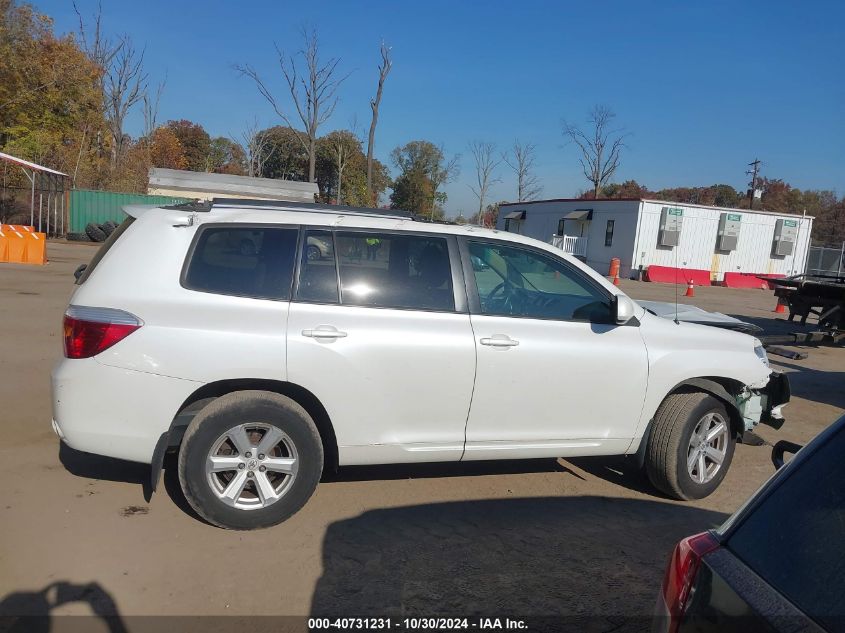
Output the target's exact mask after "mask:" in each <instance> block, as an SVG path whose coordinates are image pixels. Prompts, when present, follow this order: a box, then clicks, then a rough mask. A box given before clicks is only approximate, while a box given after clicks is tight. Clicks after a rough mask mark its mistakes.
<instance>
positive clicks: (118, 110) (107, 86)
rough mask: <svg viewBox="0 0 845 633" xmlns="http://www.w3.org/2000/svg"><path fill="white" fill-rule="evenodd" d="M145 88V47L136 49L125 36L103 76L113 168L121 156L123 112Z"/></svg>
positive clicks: (124, 118) (128, 108) (124, 115)
mask: <svg viewBox="0 0 845 633" xmlns="http://www.w3.org/2000/svg"><path fill="white" fill-rule="evenodd" d="M146 91H147V74H146V73H145V72H144V49H141V50H140V51H139V50H137V49H136V48H135V46H134V45H133V44H132V40H131V39H130V38H129V36H124V37H123V38H122V39H121V43H120V48H118V50H117V53H116V54H115V56H114V58H113V59H112V62H111V64H110V65H109V66H108V68H106V74H105V76H104V77H103V93H104V97H105V100H106V122H107V123H108V126H109V132H111V137H112V151H111V162H112V167H116V166H117V165H118V163H119V162H120V159H121V157H122V156H123V144H124V136H123V122H124V121H125V120H126V115H127V113H128V112H129V110H130V109H131V108H132V106H134V105H135V104H136V103H138V102H139V101H141V99H143V97H144V94H145V93H146Z"/></svg>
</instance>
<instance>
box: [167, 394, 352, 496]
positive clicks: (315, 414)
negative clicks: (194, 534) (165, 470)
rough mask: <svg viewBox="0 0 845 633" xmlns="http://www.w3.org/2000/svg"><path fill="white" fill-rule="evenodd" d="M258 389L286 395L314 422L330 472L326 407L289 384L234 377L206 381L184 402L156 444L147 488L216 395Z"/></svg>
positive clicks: (331, 439)
mask: <svg viewBox="0 0 845 633" xmlns="http://www.w3.org/2000/svg"><path fill="white" fill-rule="evenodd" d="M247 390H259V391H270V392H273V393H278V394H280V395H282V396H286V397H288V398H290V399H291V400H293V401H294V402H296V403H297V404H299V405H300V406H301V407H302V408H303V409H305V410H306V411H307V412H308V415H310V416H311V418H312V419H313V420H314V424H315V425H316V426H317V430H318V431H319V433H320V439H321V441H322V443H323V455H324V460H325V464H324V468H325V469H326V470H328V471H334V470H335V469H336V468H337V466H338V448H337V436H336V435H335V431H334V426H333V425H332V421H331V418H330V417H329V414H328V412H327V411H326V408H325V407H324V406H323V404H322V403H321V402H320V400H319V399H318V398H317V396H315V395H314V394H313V393H312V392H311V391H309V390H308V389H306V388H305V387H302V386H300V385H297V384H295V383H292V382H285V381H283V380H271V379H266V378H235V379H226V380H217V381H215V382H210V383H207V384H205V385H203V386H202V387H200V388H199V389H197V390H196V391H194V392H193V393H192V394H191V395H190V396H188V398H186V399H185V401H184V402H183V403H182V406H181V407H179V410H178V411H177V412H176V415H174V416H173V420H172V421H171V422H170V428H169V429H168V430H167V432H165V433H163V434H162V435H161V437H160V438H159V440H158V443H157V444H156V449H155V451H154V454H153V460H152V464H151V478H152V481H151V489H152V490H153V491H155V489H156V486H157V484H158V479H159V474H160V473H161V468H162V465H163V463H164V457H165V454H166V453H167V451H168V450H172V449H175V448H178V447H179V446H180V445H181V443H182V437H183V436H184V434H185V430H186V429H187V428H188V425H189V424H190V423H191V420H193V419H194V416H196V414H197V413H199V412H200V411H201V410H202V409H203V408H204V407H205V406H206V405H208V404H209V403H211V402H213V401H214V400H216V399H217V398H219V397H220V396H225V395H227V394H230V393H234V392H236V391H247Z"/></svg>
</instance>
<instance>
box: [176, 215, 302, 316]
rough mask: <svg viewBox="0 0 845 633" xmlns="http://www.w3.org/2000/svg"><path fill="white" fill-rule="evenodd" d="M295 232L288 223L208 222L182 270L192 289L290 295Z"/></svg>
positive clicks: (243, 294) (260, 296)
mask: <svg viewBox="0 0 845 633" xmlns="http://www.w3.org/2000/svg"><path fill="white" fill-rule="evenodd" d="M298 234H299V231H298V229H296V228H288V227H275V226H274V227H254V226H241V227H232V226H227V227H208V228H204V229H202V230H201V232H200V234H199V237H198V239H197V242H196V246H195V247H194V249H193V252H192V253H191V256H190V261H189V263H188V267H187V270H186V271H185V276H184V281H183V285H184V286H185V287H186V288H188V289H190V290H199V291H202V292H214V293H217V294H225V295H236V296H241V297H253V298H256V299H282V300H287V299H290V290H291V282H292V280H293V267H294V261H295V259H296V241H297V237H298Z"/></svg>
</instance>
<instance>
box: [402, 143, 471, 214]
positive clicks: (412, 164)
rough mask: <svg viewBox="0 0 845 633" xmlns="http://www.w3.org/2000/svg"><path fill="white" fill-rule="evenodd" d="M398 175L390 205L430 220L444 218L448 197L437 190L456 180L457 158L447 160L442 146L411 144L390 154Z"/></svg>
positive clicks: (457, 170)
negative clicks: (444, 206) (398, 172)
mask: <svg viewBox="0 0 845 633" xmlns="http://www.w3.org/2000/svg"><path fill="white" fill-rule="evenodd" d="M390 158H391V161H392V162H393V164H394V166H395V167H396V168H397V169H399V171H400V174H399V176H397V178H396V180H395V181H394V183H393V193H392V194H391V196H390V205H391V207H392V208H394V209H404V210H406V211H411V212H413V213H416V214H418V215H422V216H427V217H430V218H432V219H436V218H442V217H443V206H442V205H443V204H445V202H446V199H447V196H446V192H444V191H441V190H440V188H441V187H442V186H443V185H444V184H446V183H447V182H450V181H452V180H453V179H454V178H456V177H457V175H458V172H459V165H458V160H459V158H460V157H459V156H457V155H455V156H453V157H452V158H450V159H447V158H446V156H445V154H444V152H443V148H442V147H437V146H436V145H435V144H434V143H431V142H429V141H411V142H410V143H406V144H405V145H403V146H401V147H397V148H395V149H394V150H393V151H392V152H391V154H390Z"/></svg>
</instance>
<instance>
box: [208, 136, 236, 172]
mask: <svg viewBox="0 0 845 633" xmlns="http://www.w3.org/2000/svg"><path fill="white" fill-rule="evenodd" d="M205 171H208V172H214V173H215V174H233V175H235V176H242V175H244V174H245V173H246V153H245V152H244V150H243V148H242V147H241V146H240V145H238V144H237V143H235V142H234V141H232V140H230V139H228V138H226V137H225V136H218V137H217V138H213V139H211V143H210V144H209V150H208V156H207V157H206V161H205Z"/></svg>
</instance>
